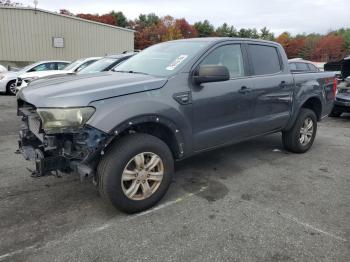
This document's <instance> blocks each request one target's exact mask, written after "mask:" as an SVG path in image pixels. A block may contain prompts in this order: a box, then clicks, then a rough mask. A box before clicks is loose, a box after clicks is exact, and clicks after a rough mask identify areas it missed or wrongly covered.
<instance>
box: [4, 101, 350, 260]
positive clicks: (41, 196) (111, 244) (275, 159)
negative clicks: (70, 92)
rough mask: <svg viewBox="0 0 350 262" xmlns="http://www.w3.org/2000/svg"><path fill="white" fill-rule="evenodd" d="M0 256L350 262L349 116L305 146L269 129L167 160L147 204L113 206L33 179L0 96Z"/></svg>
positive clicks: (11, 108) (89, 193)
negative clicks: (291, 149) (293, 146)
mask: <svg viewBox="0 0 350 262" xmlns="http://www.w3.org/2000/svg"><path fill="white" fill-rule="evenodd" d="M0 111H1V113H0V261H144V260H145V261H308V262H310V261H344V262H345V261H347V262H348V261H350V242H349V241H350V190H349V188H350V171H349V170H350V169H349V166H350V115H347V116H343V117H342V118H339V119H329V118H328V119H326V120H324V122H322V123H320V125H319V130H318V136H317V138H316V141H315V144H314V146H313V148H312V150H311V151H309V152H308V153H306V154H303V155H296V154H288V153H286V152H284V151H283V150H282V147H281V141H280V140H281V139H280V135H279V134H276V135H271V136H266V137H263V138H259V139H255V140H253V141H249V142H245V143H241V144H238V145H235V146H230V147H227V148H224V149H220V150H216V151H213V152H208V153H205V154H202V155H199V156H196V157H194V158H191V159H188V160H185V161H183V162H180V163H177V164H176V171H177V172H176V176H175V177H174V181H173V184H172V186H171V189H170V191H169V192H168V194H167V195H166V197H165V198H164V199H163V201H162V202H161V203H160V204H159V205H158V206H156V207H155V208H153V209H151V210H149V211H146V212H143V213H140V214H136V215H125V214H123V213H120V212H118V211H116V210H115V209H114V208H113V207H112V206H110V205H109V204H106V203H105V202H104V201H103V200H102V199H101V198H100V197H99V195H98V193H97V191H96V190H95V188H94V186H93V185H92V184H91V183H90V182H89V181H84V182H83V183H81V182H80V180H79V178H78V177H74V176H64V177H62V178H55V177H48V178H41V179H33V178H31V177H30V176H29V172H28V171H27V170H26V168H27V167H29V168H30V167H32V164H31V163H29V162H27V161H25V160H23V159H22V157H21V156H20V155H15V154H14V152H15V150H16V143H17V142H16V141H17V135H16V133H17V130H18V128H19V125H20V123H19V120H18V119H17V117H16V114H15V98H14V97H9V96H0Z"/></svg>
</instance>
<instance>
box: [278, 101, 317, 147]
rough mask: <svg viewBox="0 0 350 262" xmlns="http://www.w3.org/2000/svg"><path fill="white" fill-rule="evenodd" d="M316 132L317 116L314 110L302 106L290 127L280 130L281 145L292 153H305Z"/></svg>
mask: <svg viewBox="0 0 350 262" xmlns="http://www.w3.org/2000/svg"><path fill="white" fill-rule="evenodd" d="M316 132H317V117H316V114H315V112H314V111H312V110H310V109H307V108H302V109H301V110H300V113H299V116H298V118H297V119H296V121H295V123H294V125H293V127H292V129H290V130H288V131H283V132H282V142H283V146H284V148H285V149H287V150H288V151H291V152H293V153H305V152H306V151H308V150H309V149H310V148H311V146H312V144H313V142H314V140H315V136H316Z"/></svg>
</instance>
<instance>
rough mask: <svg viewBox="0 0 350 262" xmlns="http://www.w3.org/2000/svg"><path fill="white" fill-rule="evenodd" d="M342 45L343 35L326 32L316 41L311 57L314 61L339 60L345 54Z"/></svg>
mask: <svg viewBox="0 0 350 262" xmlns="http://www.w3.org/2000/svg"><path fill="white" fill-rule="evenodd" d="M344 47H345V46H344V38H343V36H341V35H335V34H332V33H331V34H328V35H326V36H325V37H322V38H321V40H320V41H319V42H318V44H317V46H316V48H315V50H314V53H313V58H314V60H315V61H339V60H341V59H342V58H343V57H344V55H345V52H344V51H345V49H344Z"/></svg>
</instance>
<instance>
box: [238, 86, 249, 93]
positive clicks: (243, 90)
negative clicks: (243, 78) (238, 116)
mask: <svg viewBox="0 0 350 262" xmlns="http://www.w3.org/2000/svg"><path fill="white" fill-rule="evenodd" d="M251 91H252V89H251V88H249V87H246V86H242V87H241V89H239V91H238V92H239V93H241V94H246V93H249V92H251Z"/></svg>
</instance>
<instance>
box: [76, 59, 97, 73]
mask: <svg viewBox="0 0 350 262" xmlns="http://www.w3.org/2000/svg"><path fill="white" fill-rule="evenodd" d="M93 62H96V60H90V61H87V62H85V63H83V64H81V65H80V66H79V67H78V68H77V69H75V72H79V71H80V70H82V69H84V68H85V67H87V66H88V65H91V64H92V63H93Z"/></svg>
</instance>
